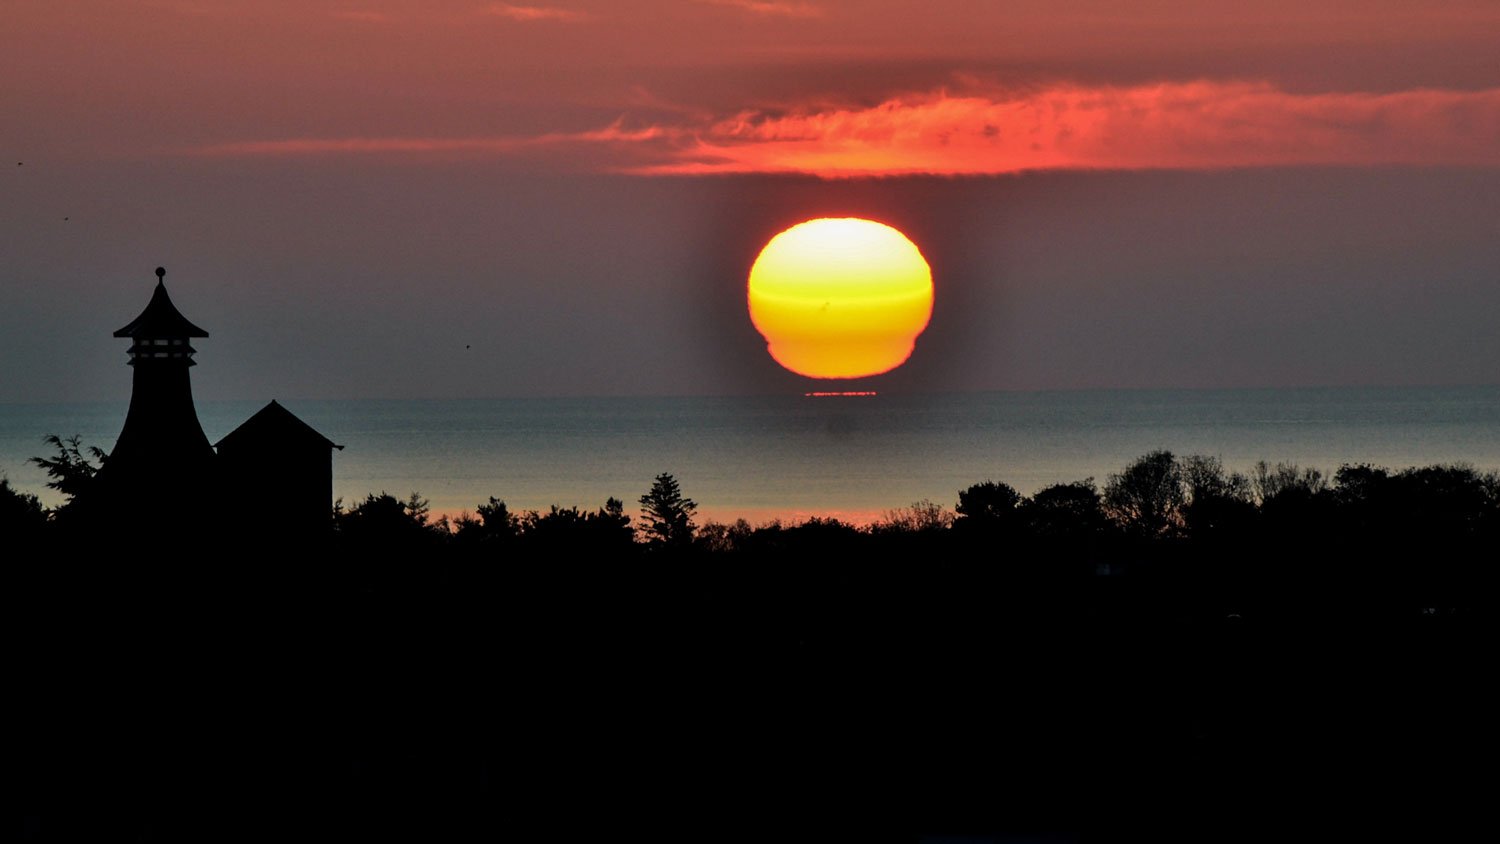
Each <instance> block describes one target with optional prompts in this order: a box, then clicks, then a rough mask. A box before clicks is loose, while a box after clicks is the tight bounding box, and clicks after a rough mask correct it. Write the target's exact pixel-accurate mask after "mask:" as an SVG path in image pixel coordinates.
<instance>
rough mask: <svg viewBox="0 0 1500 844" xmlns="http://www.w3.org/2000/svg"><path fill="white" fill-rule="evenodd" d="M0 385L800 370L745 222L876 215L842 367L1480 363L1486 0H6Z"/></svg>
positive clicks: (533, 384) (1229, 380)
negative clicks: (888, 232)
mask: <svg viewBox="0 0 1500 844" xmlns="http://www.w3.org/2000/svg"><path fill="white" fill-rule="evenodd" d="M4 17H5V25H4V26H3V27H0V151H3V155H4V159H0V165H3V167H0V173H3V177H0V355H3V360H4V365H3V366H0V402H18V401H19V402H26V401H64V400H92V399H107V400H116V399H121V398H123V397H125V396H127V395H128V394H129V389H130V379H129V370H128V369H127V368H126V367H125V365H124V364H125V361H126V357H125V343H124V341H121V340H116V339H113V338H111V337H110V333H111V332H112V331H113V330H114V329H116V328H118V327H120V326H121V325H124V324H125V323H126V322H128V321H130V320H131V319H132V318H134V317H135V316H136V314H137V313H139V311H140V310H141V308H142V307H144V305H145V303H146V301H147V300H148V298H149V296H150V293H151V288H152V286H153V285H154V283H155V277H154V276H153V274H152V270H153V269H154V268H155V267H156V266H158V265H164V266H165V267H166V268H167V270H168V275H167V286H168V289H169V290H170V291H171V294H172V297H173V299H174V300H175V302H176V303H177V305H178V307H179V308H180V309H181V310H182V311H183V312H184V314H186V315H187V316H188V318H189V319H191V320H193V321H194V322H196V323H198V324H199V325H202V326H203V327H204V328H206V329H207V330H208V331H209V332H210V334H211V336H210V337H209V338H208V339H206V340H203V341H201V342H199V343H197V344H196V345H197V348H198V349H199V354H198V360H199V363H200V366H199V367H197V368H196V369H195V370H194V387H195V392H196V394H197V395H198V396H199V397H200V398H244V399H268V398H271V397H280V398H325V397H326V398H335V397H408V396H412V397H415V396H511V395H612V394H700V393H747V392H770V391H801V390H804V389H811V388H816V387H818V386H820V385H819V384H818V382H813V381H809V380H808V379H804V378H801V377H800V376H795V375H792V374H790V373H787V372H785V371H783V370H781V369H780V367H779V366H777V365H776V364H775V362H774V361H772V360H771V358H770V357H769V356H768V355H767V354H766V352H765V346H764V343H763V342H762V341H761V339H760V337H759V336H758V335H757V334H756V333H755V331H754V329H753V327H752V326H751V325H750V322H749V319H748V316H747V314H746V308H745V290H744V285H745V277H746V274H747V272H748V270H749V267H750V263H751V262H752V261H753V260H754V258H755V255H756V253H757V252H758V251H759V249H760V247H761V246H762V245H764V243H765V242H766V240H768V239H769V238H770V237H771V236H772V235H774V234H775V233H776V232H778V231H780V230H782V229H784V228H786V227H787V226H790V225H792V224H794V223H797V222H800V221H802V220H804V219H808V218H810V217H816V216H867V217H871V218H873V219H877V220H881V221H883V222H886V223H889V224H891V225H894V226H896V227H897V228H900V229H901V230H903V231H905V232H906V233H907V234H908V235H909V236H911V238H912V239H913V240H914V241H915V242H916V243H917V244H918V245H919V246H920V247H921V249H922V250H923V252H924V254H925V255H926V256H927V258H928V260H929V262H930V263H931V264H932V267H933V271H934V283H935V286H936V304H935V309H934V313H933V318H932V322H931V324H930V327H929V328H928V330H927V333H925V334H924V335H923V336H922V337H921V339H919V340H918V343H917V347H916V352H915V353H914V355H913V356H912V358H911V360H910V361H909V362H908V363H907V364H906V365H905V366H904V367H901V368H900V369H898V370H896V371H894V372H892V373H889V374H887V375H884V376H878V377H876V378H874V379H869V381H867V382H865V383H863V384H861V386H862V387H868V388H876V389H906V390H948V389H963V390H969V389H1015V388H1022V389H1051V388H1093V387H1219V386H1225V387H1237V386H1291V385H1323V384H1462V383H1500V331H1497V330H1496V329H1495V325H1497V324H1500V49H1497V48H1496V45H1497V44H1500V4H1496V3H1494V2H1493V0H1472V2H1457V1H1455V0H1441V1H1440V2H1427V3H1421V4H1418V3H1413V2H1406V1H1405V0H1402V2H1395V0H1338V1H1337V2H1334V0H1322V2H1320V1H1319V0H1295V1H1293V0H1285V2H1283V0H1255V1H1254V2H1249V0H1247V2H1217V3H1215V2H1203V0H1194V1H1193V2H1189V1H1188V0H1136V2H1103V0H1075V2H1067V0H1047V1H1046V2H1043V1H1042V0H1035V1H1034V2H1033V0H926V2H920V3H918V2H894V0H858V1H857V2H856V0H809V2H781V1H780V0H696V2H695V0H637V1H636V2H630V0H618V1H617V2H602V1H601V2H581V1H580V2H564V0H557V2H551V3H546V4H540V3H539V4H538V5H531V4H521V3H516V4H508V3H483V2H452V0H423V2H416V0H364V1H363V2H357V1H356V0H351V1H350V2H331V1H329V0H321V1H320V0H295V2H294V1H293V0H243V2H241V0H203V2H146V1H145V0H138V2H106V0H47V2H42V0H18V2H13V3H9V4H7V5H6V8H5V12H4Z"/></svg>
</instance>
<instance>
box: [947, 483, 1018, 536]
mask: <svg viewBox="0 0 1500 844" xmlns="http://www.w3.org/2000/svg"><path fill="white" fill-rule="evenodd" d="M1020 503H1021V494H1020V493H1018V492H1016V490H1015V488H1014V487H1012V486H1011V485H1010V484H1004V483H996V482H995V481H985V482H984V483H982V484H974V485H973V486H971V487H969V488H968V489H966V490H963V491H962V492H960V493H959V494H958V506H957V507H955V508H953V509H954V511H955V512H957V513H958V520H957V522H955V523H954V527H959V526H963V527H969V526H970V525H972V526H974V527H984V528H996V527H1003V526H1008V525H1010V524H1011V523H1012V522H1013V521H1014V520H1015V518H1016V506H1017V505H1018V504H1020Z"/></svg>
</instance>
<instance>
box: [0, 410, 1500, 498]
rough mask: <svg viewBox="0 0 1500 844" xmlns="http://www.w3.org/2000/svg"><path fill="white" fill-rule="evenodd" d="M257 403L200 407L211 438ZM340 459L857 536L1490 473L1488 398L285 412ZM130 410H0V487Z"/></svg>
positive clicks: (1499, 456)
mask: <svg viewBox="0 0 1500 844" xmlns="http://www.w3.org/2000/svg"><path fill="white" fill-rule="evenodd" d="M261 404H262V403H261V402H200V403H199V405H198V413H199V418H200V420H201V421H202V424H203V429H204V432H205V433H207V434H208V437H209V440H210V441H217V440H218V438H220V437H222V436H223V435H225V434H227V433H229V431H231V430H232V429H233V428H234V427H235V426H236V425H238V424H239V423H240V422H242V421H244V420H245V419H246V418H247V417H249V416H250V414H252V413H253V412H255V411H256V410H257V409H259V407H260V406H261ZM283 404H285V405H286V406H287V408H288V409H290V410H291V411H292V412H293V413H296V414H297V415H298V416H300V417H301V418H302V419H304V420H305V421H307V422H308V423H309V424H310V425H312V426H313V427H314V428H317V429H318V430H319V431H321V432H323V433H324V434H326V435H327V436H328V437H329V438H331V439H332V440H334V441H335V442H337V443H340V444H342V445H344V446H345V449H344V450H343V451H341V452H337V453H336V454H335V456H334V490H335V494H336V495H338V496H341V497H343V499H344V500H345V501H346V502H347V501H353V500H358V499H360V498H363V497H364V496H365V495H366V494H367V493H370V492H381V491H387V492H391V493H393V494H396V495H398V496H401V497H403V498H404V497H405V496H406V495H407V494H409V493H410V492H412V491H417V492H420V493H421V494H422V495H423V496H424V497H426V498H428V499H429V500H430V502H431V507H432V510H433V511H434V512H455V513H456V512H459V511H462V510H472V509H473V508H474V507H475V506H476V505H477V504H479V503H482V502H484V501H485V500H487V499H488V498H489V497H490V496H494V497H496V498H499V499H502V500H504V501H505V502H506V503H507V504H508V505H510V507H511V509H512V510H518V509H546V508H547V507H548V506H549V505H552V504H559V505H562V506H571V505H579V506H582V507H586V508H591V509H592V508H597V507H599V506H601V505H602V504H603V503H604V501H605V499H606V498H607V497H609V496H614V497H616V498H621V499H623V500H624V501H625V502H626V504H627V509H628V510H634V504H635V500H636V499H637V498H638V497H639V496H640V495H641V494H642V493H643V492H645V491H646V490H647V489H648V488H649V487H650V485H651V481H652V479H653V478H654V477H655V476H656V474H657V473H659V472H671V473H672V474H673V475H675V476H676V477H677V479H678V481H679V482H680V483H681V485H682V489H683V492H684V493H685V494H687V495H688V496H690V497H692V498H694V499H696V500H697V501H698V503H699V506H700V513H701V514H702V515H703V516H706V517H711V518H716V519H720V520H724V519H733V518H735V517H737V516H743V517H746V518H749V519H750V520H751V521H761V520H765V519H769V518H771V517H775V516H781V517H787V518H798V517H802V516H807V515H813V514H834V515H841V516H843V517H846V518H852V519H857V520H866V519H869V518H873V517H875V516H878V515H879V514H880V513H881V512H882V511H884V510H887V509H891V508H896V507H904V506H907V505H910V504H911V503H913V502H915V501H919V500H922V499H927V500H930V501H933V502H937V503H939V504H943V505H945V506H948V507H952V505H953V503H954V502H955V500H956V499H957V494H958V490H960V489H963V488H964V487H967V486H968V485H970V484H972V483H975V482H978V481H984V480H991V479H992V480H997V481H1004V482H1006V483H1009V484H1010V485H1012V486H1014V487H1016V488H1017V489H1019V490H1020V491H1022V492H1023V493H1030V492H1034V491H1036V490H1037V489H1039V488H1041V487H1043V486H1046V485H1048V484H1052V483H1059V482H1066V481H1074V480H1079V479H1082V478H1086V477H1093V478H1095V479H1096V480H1098V481H1099V482H1101V483H1102V482H1103V480H1104V478H1105V477H1106V476H1107V475H1108V474H1109V473H1111V472H1116V471H1119V470H1120V469H1121V468H1122V467H1123V466H1125V464H1127V463H1128V462H1129V461H1131V460H1132V459H1134V458H1136V457H1138V456H1140V455H1142V454H1144V453H1146V452H1147V451H1150V450H1152V449H1157V448H1165V449H1170V450H1171V451H1174V452H1176V453H1179V454H1195V453H1196V454H1207V455H1214V456H1218V457H1220V458H1222V459H1223V461H1224V463H1225V465H1226V466H1227V467H1229V468H1232V469H1240V470H1245V469H1248V468H1249V467H1250V466H1251V465H1253V464H1254V463H1255V461H1257V460H1267V461H1270V462H1273V463H1274V462H1277V461H1288V462H1294V463H1297V464H1299V465H1303V466H1312V467H1317V468H1320V469H1323V470H1325V471H1327V472H1332V471H1333V470H1334V469H1337V468H1338V466H1340V465H1341V464H1343V463H1371V464H1375V465H1381V466H1388V467H1392V468H1404V467H1407V466H1413V465H1427V464H1432V463H1450V462H1466V463H1470V464H1472V465H1474V466H1475V467H1477V468H1479V469H1481V470H1489V469H1500V387H1436V388H1316V389H1288V390H1116V391H1079V392H996V393H962V394H936V395H879V396H873V397H834V398H809V397H804V396H800V395H796V396H769V397H768V396H758V397H742V398H722V397H714V398H701V397H700V398H604V399H468V400H378V401H377V400H371V401H286V402H283ZM125 410H126V405H125V403H124V402H120V403H110V404H102V403H100V404H50V405H25V404H0V472H4V473H5V474H6V475H8V476H9V478H10V480H11V483H12V484H13V485H14V486H17V487H19V488H21V489H24V490H28V491H31V492H35V493H38V494H39V495H41V496H42V498H43V500H44V501H46V502H48V503H55V501H56V500H57V499H56V497H55V496H54V495H53V494H52V493H51V491H50V490H47V489H45V487H44V482H45V478H44V477H43V476H42V474H41V473H40V472H39V471H38V470H37V469H36V468H35V467H34V466H31V465H29V464H27V463H26V462H25V461H26V458H27V457H30V456H32V455H36V454H43V453H45V452H46V449H45V447H44V445H43V444H42V442H41V438H42V436H43V435H45V434H48V433H58V434H62V435H69V434H74V433H76V434H81V435H82V436H83V439H84V442H85V443H86V444H98V445H101V446H103V447H104V448H106V449H108V448H110V447H112V446H113V444H114V439H115V437H116V436H117V435H118V434H119V430H120V425H121V423H122V422H123V421H124V417H125Z"/></svg>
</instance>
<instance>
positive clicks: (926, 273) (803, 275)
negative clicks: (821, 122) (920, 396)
mask: <svg viewBox="0 0 1500 844" xmlns="http://www.w3.org/2000/svg"><path fill="white" fill-rule="evenodd" d="M748 297H749V301H750V321H751V322H753V323H755V328H756V330H757V331H759V332H760V333H761V336H763V337H765V338H766V348H767V349H768V350H769V351H770V353H771V357H773V358H775V359H776V362H777V363H779V364H781V365H782V366H784V367H786V368H787V369H790V370H791V371H793V372H796V373H798V374H800V375H807V376H811V377H813V378H862V377H864V376H866V375H878V374H880V373H882V372H889V371H890V370H892V369H895V368H896V367H898V366H900V365H901V364H903V363H905V362H906V359H907V358H908V357H911V353H912V349H913V348H914V347H915V344H916V340H917V335H918V334H921V333H922V330H923V329H924V328H926V327H927V321H928V319H929V318H931V316H932V270H931V268H929V267H928V266H927V261H926V260H925V259H924V258H923V257H922V253H921V252H920V251H918V250H917V246H916V244H914V243H912V242H911V241H910V240H909V239H907V237H906V235H904V234H902V233H901V232H899V231H896V230H895V229H893V228H891V227H890V226H887V225H884V224H882V223H876V222H873V221H870V220H860V219H857V218H853V217H846V218H840V219H831V218H825V219H820V220H809V221H808V222H805V223H799V224H797V225H795V226H792V227H791V228H789V229H787V230H786V231H784V232H782V233H781V234H778V235H776V236H775V237H773V238H771V242H770V243H767V244H766V248H764V249H762V250H761V252H760V257H759V258H756V259H755V265H754V266H752V267H751V268H750V285H749V293H748Z"/></svg>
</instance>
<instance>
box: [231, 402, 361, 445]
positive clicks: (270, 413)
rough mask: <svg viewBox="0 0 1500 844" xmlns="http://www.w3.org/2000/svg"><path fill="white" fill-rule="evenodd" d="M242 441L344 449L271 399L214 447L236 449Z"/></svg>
mask: <svg viewBox="0 0 1500 844" xmlns="http://www.w3.org/2000/svg"><path fill="white" fill-rule="evenodd" d="M242 440H249V441H256V440H259V441H262V442H265V441H270V442H287V441H302V442H306V443H308V444H310V445H321V446H324V447H326V448H336V449H339V450H340V451H342V450H343V448H344V447H343V446H341V445H336V444H335V443H334V442H333V440H330V439H329V438H327V437H325V436H323V435H322V434H320V433H318V432H317V431H315V430H313V427H312V426H311V425H309V424H307V423H306V422H303V421H302V420H301V419H298V418H297V417H296V415H294V414H293V413H292V412H291V411H290V410H287V409H286V408H284V407H282V406H281V405H280V404H277V403H276V400H275V399H272V400H271V403H270V404H268V405H266V406H265V407H263V408H261V409H260V410H258V411H256V413H255V415H254V416H252V417H250V418H249V419H246V420H245V421H244V422H241V423H240V426H239V427H238V428H235V429H234V430H233V431H230V432H229V433H227V434H225V435H224V438H223V439H221V440H219V441H218V442H216V443H214V448H218V447H220V446H222V445H224V444H225V443H229V444H230V445H231V446H233V445H234V444H235V443H237V442H240V441H242Z"/></svg>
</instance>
